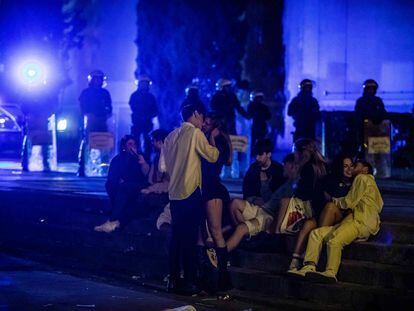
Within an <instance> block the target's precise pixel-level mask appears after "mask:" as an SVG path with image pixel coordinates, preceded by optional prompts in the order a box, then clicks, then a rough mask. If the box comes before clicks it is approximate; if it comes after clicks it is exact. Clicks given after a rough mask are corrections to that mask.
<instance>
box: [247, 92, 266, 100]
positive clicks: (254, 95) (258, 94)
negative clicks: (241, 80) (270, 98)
mask: <svg viewBox="0 0 414 311" xmlns="http://www.w3.org/2000/svg"><path fill="white" fill-rule="evenodd" d="M263 99H264V93H263V92H262V91H253V92H251V93H250V101H252V102H253V101H257V100H258V101H262V100H263Z"/></svg>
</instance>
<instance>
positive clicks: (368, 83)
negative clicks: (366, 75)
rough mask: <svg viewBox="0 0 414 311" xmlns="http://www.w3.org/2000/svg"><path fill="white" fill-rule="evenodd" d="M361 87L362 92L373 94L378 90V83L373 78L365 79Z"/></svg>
mask: <svg viewBox="0 0 414 311" xmlns="http://www.w3.org/2000/svg"><path fill="white" fill-rule="evenodd" d="M362 87H363V89H364V94H373V95H375V94H376V93H377V90H378V83H377V81H375V80H374V79H367V80H365V82H364V84H363V85H362Z"/></svg>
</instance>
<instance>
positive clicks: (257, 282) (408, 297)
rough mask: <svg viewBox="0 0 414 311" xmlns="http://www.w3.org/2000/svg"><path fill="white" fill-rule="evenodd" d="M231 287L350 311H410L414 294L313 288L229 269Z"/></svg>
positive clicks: (343, 285) (357, 287)
mask: <svg viewBox="0 0 414 311" xmlns="http://www.w3.org/2000/svg"><path fill="white" fill-rule="evenodd" d="M230 270H231V274H232V280H233V284H234V285H235V287H236V288H238V289H241V290H248V291H256V292H259V293H262V294H267V295H273V296H275V297H276V298H280V297H288V298H294V299H300V300H305V301H311V302H317V303H321V304H328V305H329V304H331V305H332V304H333V305H341V306H342V307H343V308H348V309H352V310H389V309H391V308H395V307H396V306H398V309H399V310H411V307H412V304H413V303H414V296H413V294H414V292H413V291H408V290H396V289H383V288H378V287H374V286H366V285H358V284H351V283H343V282H339V283H337V284H314V283H309V282H307V281H305V280H303V281H302V280H296V279H292V278H289V277H287V276H282V275H275V274H270V273H269V272H264V271H258V270H253V269H246V268H238V267H231V269H230Z"/></svg>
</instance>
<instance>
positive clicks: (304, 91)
mask: <svg viewBox="0 0 414 311" xmlns="http://www.w3.org/2000/svg"><path fill="white" fill-rule="evenodd" d="M299 88H300V91H299V93H298V95H297V96H296V97H294V98H293V99H292V101H291V102H290V104H289V106H288V116H290V117H292V118H293V120H294V126H295V128H296V130H295V133H294V134H293V141H296V140H298V139H300V138H311V139H315V130H316V122H317V121H318V120H319V119H320V115H321V114H320V111H319V104H318V101H317V100H316V98H315V97H313V96H312V89H313V82H312V81H311V80H309V79H304V80H302V82H300V84H299Z"/></svg>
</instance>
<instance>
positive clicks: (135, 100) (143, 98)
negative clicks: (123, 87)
mask: <svg viewBox="0 0 414 311" xmlns="http://www.w3.org/2000/svg"><path fill="white" fill-rule="evenodd" d="M150 85H151V80H150V78H149V77H147V76H140V77H138V89H137V90H136V91H135V92H134V93H132V95H131V97H130V99H129V106H130V107H131V111H132V115H131V121H132V128H131V134H132V135H133V136H134V137H135V139H136V140H137V141H138V142H140V141H141V135H142V136H143V139H144V150H143V154H144V157H145V159H146V160H149V157H150V154H151V139H150V137H149V133H150V132H151V131H152V129H153V124H152V119H153V118H154V117H156V116H158V108H157V102H156V100H155V96H154V95H153V94H151V92H150Z"/></svg>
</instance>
